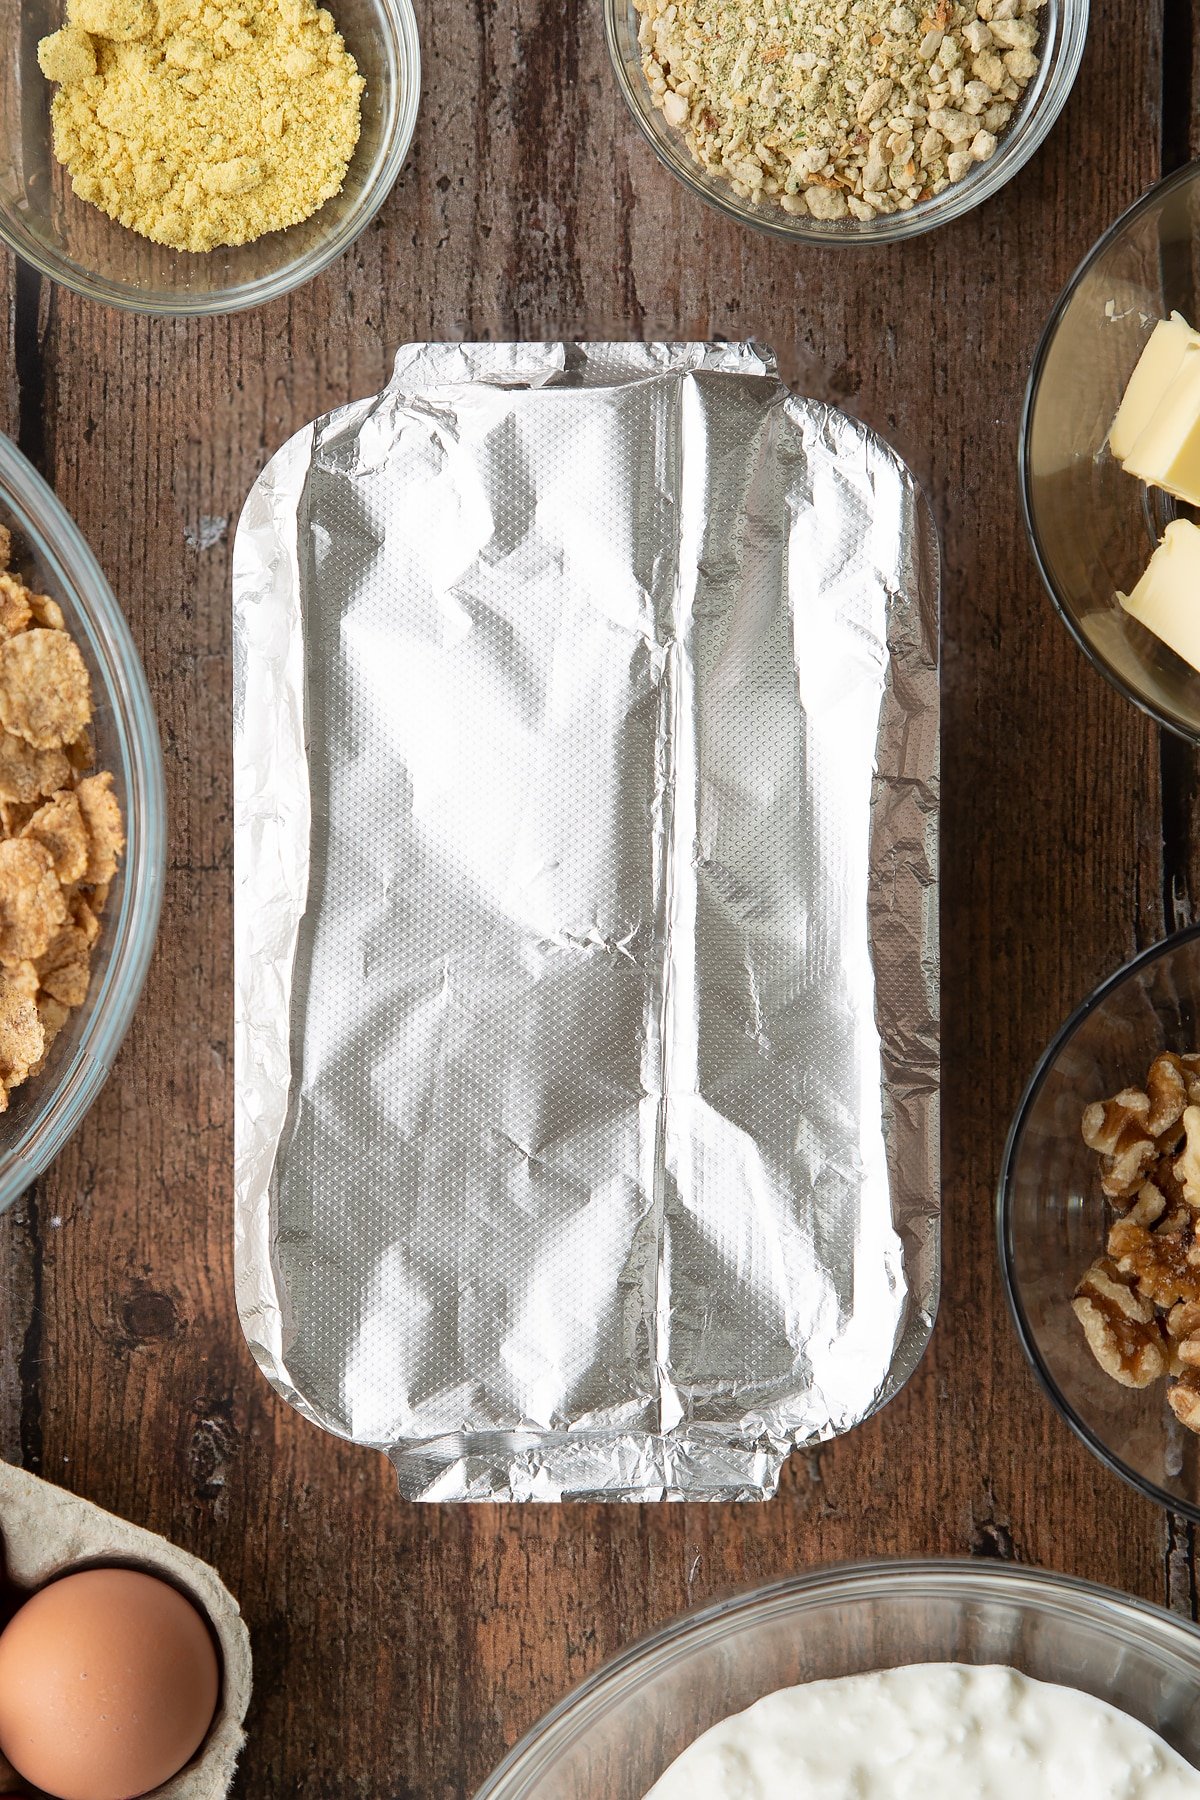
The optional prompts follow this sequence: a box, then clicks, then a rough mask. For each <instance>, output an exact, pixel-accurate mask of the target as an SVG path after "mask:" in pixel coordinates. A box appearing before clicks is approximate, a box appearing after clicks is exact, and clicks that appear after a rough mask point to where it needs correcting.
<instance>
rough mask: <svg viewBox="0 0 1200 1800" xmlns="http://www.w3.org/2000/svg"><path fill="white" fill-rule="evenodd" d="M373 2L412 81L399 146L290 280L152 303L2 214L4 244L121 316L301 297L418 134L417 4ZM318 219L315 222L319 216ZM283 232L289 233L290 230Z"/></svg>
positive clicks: (190, 314) (403, 96) (157, 296)
mask: <svg viewBox="0 0 1200 1800" xmlns="http://www.w3.org/2000/svg"><path fill="white" fill-rule="evenodd" d="M373 4H375V5H377V6H378V7H379V9H380V11H381V12H382V13H384V14H385V15H386V16H387V17H388V18H389V19H390V21H391V23H392V25H393V27H394V28H395V45H396V50H397V60H398V62H399V66H400V68H401V69H402V71H403V72H404V73H405V75H406V77H407V79H406V80H405V81H404V82H403V83H402V86H401V93H400V97H399V104H398V106H397V119H396V128H395V131H394V133H393V137H392V143H391V145H390V147H389V148H388V151H387V154H386V156H385V157H384V159H383V161H382V163H381V165H380V169H379V177H378V179H377V180H376V182H375V184H374V187H373V188H372V189H370V190H369V195H368V197H367V198H366V199H365V201H364V202H363V203H361V204H360V205H359V206H357V207H356V208H355V209H354V210H353V211H351V212H349V213H348V214H347V215H346V217H345V219H344V220H343V222H342V224H341V226H340V227H339V228H338V230H336V231H334V232H333V233H332V234H331V235H330V236H329V237H328V238H326V239H323V240H321V241H320V243H319V247H318V248H316V249H314V250H313V251H312V252H311V253H310V254H309V255H307V256H305V257H302V258H300V259H299V261H297V262H296V263H294V264H293V265H292V266H291V268H290V269H289V270H288V272H287V273H286V274H285V275H281V273H280V272H279V271H276V272H275V273H274V274H271V275H262V276H259V277H256V279H255V280H253V281H250V282H246V283H243V284H241V285H239V286H236V287H229V288H220V289H214V290H213V291H212V292H211V293H208V294H200V295H195V294H192V295H182V294H181V295H180V297H179V298H178V299H175V298H172V297H170V296H168V295H166V294H164V293H163V292H162V290H159V289H156V290H153V294H152V298H151V299H150V300H146V299H143V298H140V297H139V290H137V289H135V288H130V287H127V286H126V285H125V284H124V283H123V282H119V281H114V280H111V279H109V278H107V277H104V276H101V275H98V274H96V273H94V272H89V273H88V275H87V276H86V277H83V278H81V277H79V276H77V275H74V274H67V273H66V272H65V271H64V270H63V269H62V268H61V267H59V266H56V263H55V259H54V258H53V257H52V256H49V255H46V254H44V253H42V252H40V251H38V250H37V249H36V248H35V247H33V246H30V245H29V244H26V243H24V242H18V240H17V238H16V236H15V234H14V233H13V232H12V231H10V229H9V227H8V223H7V221H6V219H5V217H4V215H3V213H0V243H3V244H5V245H6V247H7V248H8V249H9V250H10V251H11V252H12V254H13V255H14V256H15V257H17V259H18V261H20V262H22V263H25V264H26V265H27V266H28V267H30V268H32V269H34V270H36V272H37V273H38V274H39V275H41V276H43V277H44V278H45V279H46V280H47V281H52V282H54V283H55V284H56V285H57V286H59V287H62V288H65V289H66V290H67V291H68V292H69V293H72V294H78V295H79V296H80V298H81V299H84V300H90V301H94V302H95V303H96V304H98V305H101V306H111V307H113V308H114V309H115V310H116V311H118V312H126V313H135V314H140V315H141V316H143V317H145V318H160V319H198V318H225V317H229V316H232V315H233V314H234V313H240V312H247V311H249V310H250V309H251V308H252V307H256V306H265V305H267V304H268V303H269V302H270V301H272V300H279V299H282V298H283V297H284V296H285V295H287V294H292V293H295V291H296V290H297V289H298V288H302V287H306V286H307V285H308V283H309V282H310V281H314V280H315V279H316V277H317V276H318V275H321V274H323V273H324V271H325V270H326V269H328V268H329V267H330V265H331V264H332V263H334V262H336V261H337V260H338V258H339V257H341V256H344V255H345V254H346V252H347V251H348V250H349V249H350V248H351V246H352V245H353V244H355V243H356V242H357V240H358V239H359V238H360V237H361V236H362V234H363V232H364V231H365V230H366V228H367V226H368V225H369V224H370V223H371V220H372V219H373V218H374V217H375V215H376V214H377V213H378V212H379V210H380V208H381V207H382V206H383V204H384V202H385V201H386V200H387V199H388V198H389V196H390V195H391V192H392V189H393V188H394V187H395V185H396V183H397V181H398V180H399V179H400V175H401V173H402V171H403V168H404V165H405V163H406V162H407V160H408V154H409V151H410V150H411V149H412V144H413V138H414V137H415V136H416V129H417V120H418V116H419V113H420V106H421V80H422V65H421V35H420V30H419V27H418V24H417V14H416V8H415V6H414V4H413V0H373ZM318 211H319V209H318ZM312 216H313V217H315V216H316V214H314V215H312ZM282 235H286V228H285V231H284V233H283V234H282ZM181 254H187V253H186V252H181ZM200 254H203V253H200Z"/></svg>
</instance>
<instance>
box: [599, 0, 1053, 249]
mask: <svg viewBox="0 0 1200 1800" xmlns="http://www.w3.org/2000/svg"><path fill="white" fill-rule="evenodd" d="M1004 4H1005V0H998V3H997V5H995V6H993V5H992V4H991V0H938V3H937V5H936V6H934V7H931V8H930V10H929V12H928V13H927V14H926V15H925V16H924V17H921V18H918V17H917V9H915V8H911V9H910V8H909V7H907V6H897V5H895V4H894V3H893V0H838V4H837V5H835V6H832V7H831V6H829V5H828V4H826V3H825V0H635V5H636V7H637V10H638V12H639V13H640V14H641V22H640V25H639V29H638V42H639V44H640V46H641V50H642V69H643V72H644V73H645V77H646V82H647V85H648V86H649V89H650V96H651V99H652V100H653V102H654V104H655V106H657V107H660V108H661V110H662V112H663V116H664V118H665V119H666V120H667V122H668V124H670V125H672V126H673V127H675V128H676V129H677V130H679V131H681V132H682V133H683V137H684V141H685V142H686V144H687V146H688V149H689V150H690V151H691V153H692V155H693V156H694V157H695V159H696V161H697V162H698V163H700V164H701V165H702V166H703V167H704V168H706V169H708V170H710V171H711V172H712V173H713V174H714V175H717V176H720V177H721V178H723V179H724V180H726V181H728V182H729V183H730V185H731V186H732V188H733V190H734V192H735V193H737V194H738V195H740V196H741V197H742V198H743V199H748V200H753V201H768V202H774V203H775V204H776V205H778V206H780V207H782V209H783V210H784V212H788V213H792V214H798V213H807V214H809V215H810V216H811V217H812V218H817V219H838V218H845V217H846V216H847V215H848V214H849V215H852V216H853V217H854V218H857V219H864V220H869V219H873V218H875V217H876V215H877V214H879V213H894V212H905V211H907V210H909V208H911V207H912V206H914V205H916V203H917V202H918V201H919V200H924V199H928V198H929V197H930V196H931V195H934V194H939V193H941V192H942V191H943V189H945V188H946V187H947V186H949V184H950V183H951V182H952V181H956V180H960V179H961V178H962V176H964V175H966V174H967V173H968V172H969V171H970V170H971V169H972V168H974V167H975V166H976V164H977V163H980V162H986V161H987V160H988V159H989V158H990V157H991V156H993V155H994V154H995V151H996V147H997V133H998V132H999V131H1002V130H1003V129H1004V127H1005V125H1006V124H1007V123H1008V121H1009V119H1010V118H1011V116H1012V111H1013V107H1014V106H1015V104H1016V102H1017V101H1018V100H1019V99H1020V97H1021V92H1022V90H1023V89H1024V87H1025V86H1026V84H1027V83H1028V81H1029V80H1030V78H1031V76H1032V75H1033V74H1034V73H1036V70H1037V66H1038V64H1037V57H1036V56H1035V55H1034V52H1033V46H1034V45H1036V43H1037V41H1038V26H1037V22H1036V21H1037V13H1038V9H1039V7H1040V6H1041V5H1042V4H1043V0H1013V4H1012V9H1011V11H1010V12H1009V14H1008V15H1007V16H1005V17H1000V16H999V7H1000V6H1002V5H1004ZM989 21H990V23H989ZM972 86H973V87H974V91H973V92H972V91H969V90H970V89H971V88H972ZM994 103H995V104H996V105H998V106H1001V107H1003V109H1004V111H1003V116H1000V115H999V114H998V113H997V116H995V117H992V116H991V114H992V110H993V104H994Z"/></svg>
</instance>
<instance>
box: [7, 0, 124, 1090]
mask: <svg viewBox="0 0 1200 1800" xmlns="http://www.w3.org/2000/svg"><path fill="white" fill-rule="evenodd" d="M88 3H89V4H100V3H101V0H88ZM135 3H136V0H129V4H130V7H132V6H133V5H134V4H135ZM129 17H130V18H131V19H133V18H135V14H134V13H133V11H130V12H129ZM10 551H11V543H10V538H9V534H8V532H7V531H6V530H4V529H3V527H0V826H2V828H3V835H2V836H0V1112H3V1111H5V1110H6V1108H7V1106H8V1096H9V1094H10V1092H11V1091H12V1089H13V1088H16V1087H19V1086H20V1085H21V1084H22V1083H23V1082H24V1081H26V1080H28V1079H29V1078H30V1077H31V1076H35V1075H38V1074H40V1073H41V1071H42V1069H43V1068H44V1067H45V1064H46V1058H47V1055H48V1054H49V1051H50V1047H51V1045H52V1044H53V1042H54V1040H55V1038H56V1037H57V1036H58V1033H59V1032H60V1031H61V1030H62V1028H63V1026H64V1025H65V1024H66V1023H67V1020H68V1019H69V1018H70V1015H71V1012H72V1010H73V1009H74V1008H75V1007H79V1006H82V1005H83V1003H84V1001H85V1000H86V999H87V993H88V986H89V982H90V978H91V953H92V949H93V946H94V945H95V943H96V940H97V938H98V937H99V935H100V914H101V913H102V912H103V910H104V906H105V902H106V900H107V897H108V884H109V882H111V880H112V878H113V876H114V874H115V873H116V868H117V858H118V857H119V856H120V854H121V853H122V851H123V850H124V848H125V834H124V826H123V822H122V819H121V809H120V806H119V805H118V802H117V799H116V796H115V794H114V793H113V791H112V776H111V774H109V773H108V771H107V770H104V771H101V772H100V773H99V774H95V775H90V774H86V773H85V771H86V770H89V769H90V768H91V767H92V764H93V763H94V761H95V755H94V752H93V749H92V743H91V737H90V733H89V731H88V726H89V724H90V721H91V716H92V705H91V684H90V682H89V680H88V675H87V668H86V665H85V664H84V661H83V658H82V656H81V655H80V654H79V651H78V649H77V647H76V645H75V644H74V642H73V641H72V639H71V638H70V637H69V636H68V635H67V633H66V631H65V630H64V629H63V616H62V612H61V610H60V608H59V607H58V605H57V604H56V603H55V602H54V601H53V600H50V599H48V598H47V597H46V596H45V595H44V594H34V593H31V591H30V590H29V589H28V588H27V587H26V586H25V584H24V583H23V582H22V581H21V580H20V578H19V577H18V576H17V575H15V574H12V573H10V572H9V571H8V569H7V564H8V560H9V555H10Z"/></svg>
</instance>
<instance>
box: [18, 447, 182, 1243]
mask: <svg viewBox="0 0 1200 1800" xmlns="http://www.w3.org/2000/svg"><path fill="white" fill-rule="evenodd" d="M0 561H2V562H3V564H4V568H3V572H2V574H0V727H2V728H0V1080H2V1082H3V1086H4V1091H3V1093H0V1213H2V1212H4V1210H5V1208H6V1207H8V1206H10V1205H11V1204H12V1202H13V1201H14V1200H16V1199H17V1198H18V1197H19V1196H20V1194H21V1193H22V1192H23V1191H24V1190H25V1189H26V1188H27V1187H28V1186H29V1184H30V1182H31V1181H33V1180H34V1178H35V1177H36V1176H37V1175H39V1174H40V1173H41V1172H42V1170H43V1169H45V1168H46V1166H47V1165H48V1164H49V1163H50V1162H51V1161H52V1160H53V1159H54V1157H56V1156H57V1155H58V1153H59V1152H60V1151H61V1149H62V1148H63V1146H64V1145H65V1144H66V1142H67V1140H68V1139H69V1138H70V1137H71V1135H72V1133H73V1132H74V1131H75V1129H76V1127H77V1126H78V1125H79V1123H80V1121H81V1120H82V1119H83V1117H84V1114H85V1113H86V1112H87V1111H88V1109H89V1107H91V1105H92V1104H93V1102H94V1101H95V1100H96V1098H97V1096H98V1095H99V1093H100V1090H101V1088H102V1087H103V1085H104V1083H105V1081H106V1080H107V1077H108V1075H109V1072H110V1070H111V1068H112V1065H113V1061H114V1059H115V1057H116V1054H117V1051H118V1050H119V1049H120V1047H121V1043H122V1040H123V1039H124V1037H125V1033H126V1031H127V1030H128V1028H129V1024H130V1021H131V1020H132V1018H133V1014H134V1010H135V1008H136V1006H137V1002H138V998H139V996H140V994H141V990H142V985H143V982H144V981H145V977H146V971H147V969H148V967H149V964H150V957H151V954H152V952H153V949H154V943H155V938H156V936H157V932H158V919H159V911H160V908H161V903H162V889H163V870H164V864H165V846H166V800H165V795H164V779H163V762H162V752H161V749H160V746H159V738H158V728H157V725H156V723H155V718H154V710H153V707H152V705H151V701H150V693H149V689H148V687H147V685H146V677H145V674H144V672H143V670H142V665H141V662H140V660H139V657H138V654H137V650H136V648H135V646H134V643H133V639H132V638H131V636H130V633H129V627H128V625H127V624H126V623H125V619H124V617H123V615H122V613H121V609H120V607H119V606H118V604H117V601H116V598H115V597H114V595H113V592H112V589H111V588H110V587H109V585H108V583H107V581H106V580H105V579H104V576H103V574H102V573H101V571H100V568H99V567H98V565H97V563H96V560H95V558H94V557H93V555H92V553H91V551H90V550H89V549H88V547H87V545H86V544H85V543H84V541H83V539H82V537H81V536H80V534H79V532H78V530H77V528H76V526H75V524H74V523H73V521H72V520H71V518H70V517H69V516H68V514H67V513H66V512H65V511H64V509H63V507H62V506H60V504H59V502H58V500H57V499H56V498H55V496H54V495H53V494H52V493H51V491H50V489H49V488H48V487H47V486H46V484H45V482H44V481H43V480H42V479H41V477H40V476H39V475H38V474H37V472H36V471H35V470H34V469H33V468H32V467H31V466H30V464H29V463H28V462H27V461H26V460H25V458H24V457H23V456H22V455H21V454H20V452H19V451H18V450H17V449H16V447H15V445H13V444H11V443H10V442H9V440H8V439H7V438H6V437H3V436H0ZM72 667H74V669H75V671H76V672H77V676H78V680H77V682H76V683H75V685H74V686H73V685H72V682H71V681H70V680H68V681H63V680H62V679H61V672H62V670H63V669H66V671H67V674H68V676H70V674H71V670H72ZM43 669H45V670H46V671H47V672H49V673H51V674H53V673H54V672H55V671H56V670H57V671H58V674H59V679H58V680H57V681H55V680H48V681H45V682H41V681H39V679H37V677H38V676H39V673H40V671H41V670H43ZM77 690H78V691H77ZM71 706H76V707H78V708H79V712H78V719H82V718H84V717H85V716H87V719H88V722H87V723H86V725H84V726H83V727H82V729H81V731H80V732H79V734H78V737H76V738H74V739H73V741H72V742H71V743H65V744H64V742H63V740H64V738H65V737H66V736H67V735H68V734H69V733H71V732H74V729H75V723H76V722H77V720H75V719H74V718H73V719H72V720H70V721H68V723H67V725H66V727H65V728H64V727H63V726H62V724H61V723H60V722H59V720H58V717H57V713H56V710H55V709H56V708H57V709H63V708H67V707H71ZM13 728H17V729H16V730H14V729H13ZM28 738H33V739H36V743H32V744H31V743H30V742H28V741H27V740H28ZM81 826H82V827H83V828H84V829H82V830H81ZM31 1059H32V1060H31ZM27 1065H28V1066H27ZM10 1084H11V1085H10Z"/></svg>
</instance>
